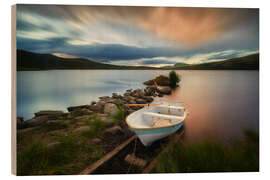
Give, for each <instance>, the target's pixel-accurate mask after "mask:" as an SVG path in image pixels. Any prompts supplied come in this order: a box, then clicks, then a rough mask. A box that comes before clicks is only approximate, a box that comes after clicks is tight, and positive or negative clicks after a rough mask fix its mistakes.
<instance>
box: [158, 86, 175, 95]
mask: <svg viewBox="0 0 270 180" xmlns="http://www.w3.org/2000/svg"><path fill="white" fill-rule="evenodd" d="M158 92H159V93H161V94H171V93H172V89H171V88H170V87H169V86H163V87H158Z"/></svg>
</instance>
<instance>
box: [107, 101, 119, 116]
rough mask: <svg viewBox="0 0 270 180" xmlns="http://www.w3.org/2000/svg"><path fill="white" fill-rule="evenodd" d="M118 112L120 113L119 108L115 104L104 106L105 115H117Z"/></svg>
mask: <svg viewBox="0 0 270 180" xmlns="http://www.w3.org/2000/svg"><path fill="white" fill-rule="evenodd" d="M117 111H118V108H117V106H116V105H115V104H113V103H106V104H105V106H104V113H105V114H110V115H115V114H117Z"/></svg>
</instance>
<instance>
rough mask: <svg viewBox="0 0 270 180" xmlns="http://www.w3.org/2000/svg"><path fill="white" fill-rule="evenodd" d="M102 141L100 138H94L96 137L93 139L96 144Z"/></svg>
mask: <svg viewBox="0 0 270 180" xmlns="http://www.w3.org/2000/svg"><path fill="white" fill-rule="evenodd" d="M101 141H102V140H101V139H99V138H94V139H92V140H91V142H93V143H96V144H98V143H101Z"/></svg>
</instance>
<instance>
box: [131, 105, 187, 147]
mask: <svg viewBox="0 0 270 180" xmlns="http://www.w3.org/2000/svg"><path fill="white" fill-rule="evenodd" d="M133 106H134V104H133ZM143 106H144V108H142V109H140V110H138V111H135V112H133V113H131V114H130V115H129V116H127V118H126V123H127V125H128V126H129V128H130V129H131V130H132V131H134V132H135V133H136V135H137V136H138V138H139V139H140V141H141V142H142V144H143V145H145V146H149V145H151V144H152V143H153V142H154V141H156V140H159V139H162V138H164V137H167V136H169V135H170V134H172V133H174V132H176V131H177V130H178V129H179V128H181V126H183V124H184V121H185V119H186V116H187V111H186V110H185V108H184V107H183V103H172V102H165V101H162V102H155V103H153V104H149V105H143Z"/></svg>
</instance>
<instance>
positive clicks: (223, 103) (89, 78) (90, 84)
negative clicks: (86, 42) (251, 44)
mask: <svg viewBox="0 0 270 180" xmlns="http://www.w3.org/2000/svg"><path fill="white" fill-rule="evenodd" d="M168 73H169V71H150V70H133V71H132V70H130V71H127V70H126V71H125V70H124V71H123V70H83V71H80V70H55V71H27V72H18V73H17V116H22V117H24V118H25V119H29V118H31V117H33V113H34V112H37V111H39V110H48V109H52V110H64V111H66V108H67V107H68V106H75V105H82V104H89V103H90V102H91V101H93V100H98V97H100V96H105V95H111V94H112V93H113V92H116V93H121V94H123V93H124V92H125V90H126V89H135V88H141V87H144V85H143V84H142V83H143V82H144V81H145V80H148V79H151V78H154V77H155V76H157V75H160V74H165V75H167V74H168ZM177 73H178V74H180V75H181V76H182V81H181V85H180V87H179V88H177V89H176V90H175V91H174V92H173V94H172V95H171V96H166V97H164V99H167V100H170V101H175V102H179V101H180V102H182V101H183V102H184V103H185V106H186V108H187V109H188V111H189V112H190V116H189V117H188V118H187V120H186V122H185V134H186V137H187V139H190V140H194V141H196V140H197V139H202V138H209V137H214V138H220V139H224V140H229V139H231V138H235V137H242V132H243V129H252V130H255V131H258V129H259V72H258V71H177Z"/></svg>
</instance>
